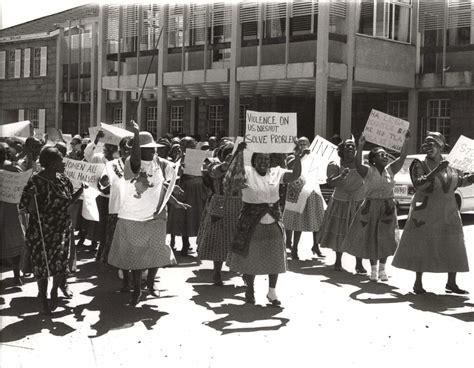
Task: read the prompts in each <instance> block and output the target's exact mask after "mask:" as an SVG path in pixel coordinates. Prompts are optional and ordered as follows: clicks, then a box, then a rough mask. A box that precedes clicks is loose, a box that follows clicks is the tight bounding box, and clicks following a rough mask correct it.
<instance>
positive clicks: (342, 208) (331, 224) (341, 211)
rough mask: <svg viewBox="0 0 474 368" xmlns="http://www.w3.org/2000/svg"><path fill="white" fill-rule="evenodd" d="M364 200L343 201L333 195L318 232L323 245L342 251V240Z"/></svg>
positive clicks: (319, 241) (319, 240) (320, 242)
mask: <svg viewBox="0 0 474 368" xmlns="http://www.w3.org/2000/svg"><path fill="white" fill-rule="evenodd" d="M361 203H362V201H341V200H338V199H335V198H334V197H332V198H331V199H330V200H329V204H328V208H327V210H326V213H325V214H324V220H323V224H322V225H321V229H320V231H319V234H318V243H319V244H321V247H324V248H330V249H332V250H334V251H335V252H342V242H343V240H344V238H345V237H346V234H347V231H348V230H349V226H350V225H351V223H352V220H353V219H354V216H355V214H356V212H357V209H358V208H359V207H360V205H361Z"/></svg>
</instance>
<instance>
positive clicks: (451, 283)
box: [446, 272, 469, 294]
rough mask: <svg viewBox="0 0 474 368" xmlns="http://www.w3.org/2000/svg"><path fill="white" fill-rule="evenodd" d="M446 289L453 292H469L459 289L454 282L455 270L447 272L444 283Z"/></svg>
mask: <svg viewBox="0 0 474 368" xmlns="http://www.w3.org/2000/svg"><path fill="white" fill-rule="evenodd" d="M446 291H447V292H448V293H455V294H469V293H468V292H467V291H466V290H463V289H460V288H459V287H458V285H457V284H456V272H448V283H447V284H446Z"/></svg>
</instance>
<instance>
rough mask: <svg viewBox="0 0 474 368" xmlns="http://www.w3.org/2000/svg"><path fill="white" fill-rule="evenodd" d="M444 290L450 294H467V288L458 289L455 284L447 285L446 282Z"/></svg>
mask: <svg viewBox="0 0 474 368" xmlns="http://www.w3.org/2000/svg"><path fill="white" fill-rule="evenodd" d="M446 292H447V293H450V294H451V293H453V294H461V295H465V294H469V292H468V291H467V290H463V289H460V288H459V287H458V286H457V285H449V284H446Z"/></svg>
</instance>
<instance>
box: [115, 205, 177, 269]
mask: <svg viewBox="0 0 474 368" xmlns="http://www.w3.org/2000/svg"><path fill="white" fill-rule="evenodd" d="M163 214H164V215H163ZM108 261H109V264H110V265H112V266H114V267H117V268H120V269H122V270H128V269H131V270H143V269H147V268H154V267H163V266H167V265H171V264H176V259H175V258H174V255H173V251H172V250H171V248H170V246H169V245H167V244H166V212H164V211H163V212H162V213H161V214H160V215H159V217H158V218H156V219H153V220H149V221H132V220H124V219H121V218H119V219H118V221H117V226H116V228H115V234H114V238H113V241H112V245H111V247H110V253H109V258H108Z"/></svg>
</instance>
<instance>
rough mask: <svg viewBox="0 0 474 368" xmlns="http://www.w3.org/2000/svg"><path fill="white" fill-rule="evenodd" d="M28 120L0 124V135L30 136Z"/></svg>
mask: <svg viewBox="0 0 474 368" xmlns="http://www.w3.org/2000/svg"><path fill="white" fill-rule="evenodd" d="M30 125H31V122H30V121H29V120H25V121H18V122H16V123H11V124H5V125H0V137H25V138H27V137H29V136H30Z"/></svg>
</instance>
